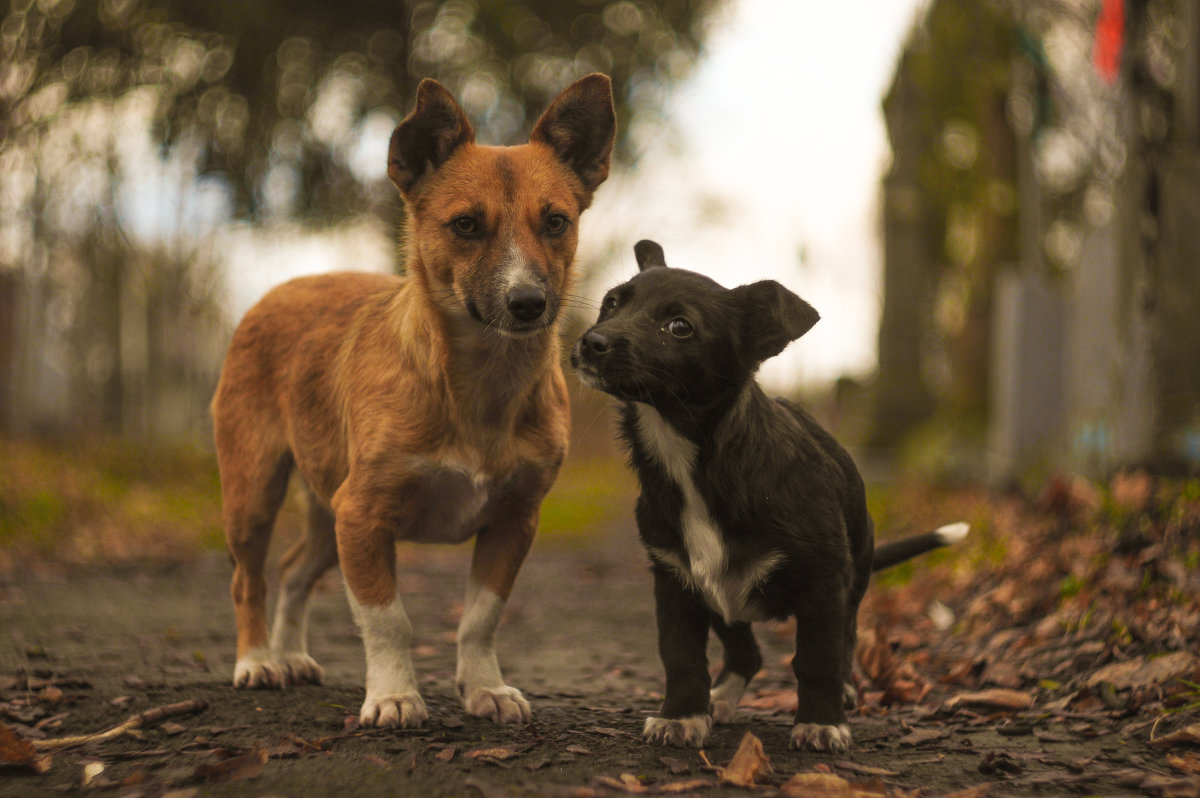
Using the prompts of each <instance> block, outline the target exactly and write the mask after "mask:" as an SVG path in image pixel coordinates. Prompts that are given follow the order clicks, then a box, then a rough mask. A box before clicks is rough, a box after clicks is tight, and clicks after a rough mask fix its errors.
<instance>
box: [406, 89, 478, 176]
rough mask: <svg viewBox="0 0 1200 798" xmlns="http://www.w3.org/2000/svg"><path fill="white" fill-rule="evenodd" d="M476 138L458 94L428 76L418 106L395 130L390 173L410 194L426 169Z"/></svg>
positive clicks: (444, 160)
mask: <svg viewBox="0 0 1200 798" xmlns="http://www.w3.org/2000/svg"><path fill="white" fill-rule="evenodd" d="M474 140H475V131H474V129H472V127H471V123H470V122H468V121H467V115H466V114H464V113H463V110H462V108H461V107H459V105H458V103H456V102H455V101H454V97H452V96H451V94H450V92H448V91H446V89H445V87H444V86H442V84H440V83H438V82H437V81H436V80H433V79H431V78H425V79H424V80H422V81H421V85H419V86H418V87H417V104H416V107H415V108H413V111H412V113H411V114H409V115H408V116H407V117H405V118H404V121H403V122H401V123H400V124H399V125H397V126H396V129H395V130H394V131H392V140H391V143H390V144H389V145H388V177H390V178H391V179H392V182H393V183H395V184H396V188H398V189H400V193H402V194H404V195H405V196H407V195H408V194H409V192H410V191H411V190H412V188H413V186H414V185H416V183H417V181H418V180H420V179H421V178H422V177H423V176H424V175H425V174H426V173H428V172H432V171H434V170H435V169H437V168H438V167H439V166H441V165H442V164H443V163H445V162H446V159H447V158H449V157H450V156H451V154H453V153H454V151H455V150H456V149H458V148H459V147H460V146H461V145H463V144H466V143H468V142H472V141H474Z"/></svg>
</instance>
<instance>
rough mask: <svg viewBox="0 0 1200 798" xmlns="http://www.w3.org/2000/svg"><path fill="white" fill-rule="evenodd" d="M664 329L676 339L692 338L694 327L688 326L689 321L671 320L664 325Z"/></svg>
mask: <svg viewBox="0 0 1200 798" xmlns="http://www.w3.org/2000/svg"><path fill="white" fill-rule="evenodd" d="M663 329H664V330H666V331H667V332H669V333H670V334H671V335H674V336H675V337H676V338H690V337H691V335H692V325H690V324H688V320H687V319H671V320H670V321H669V322H667V323H666V324H665V325H663Z"/></svg>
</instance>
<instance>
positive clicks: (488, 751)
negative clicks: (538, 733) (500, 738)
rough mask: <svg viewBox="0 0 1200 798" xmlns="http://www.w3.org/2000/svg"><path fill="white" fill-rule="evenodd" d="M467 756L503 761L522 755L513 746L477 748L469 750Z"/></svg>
mask: <svg viewBox="0 0 1200 798" xmlns="http://www.w3.org/2000/svg"><path fill="white" fill-rule="evenodd" d="M467 756H469V757H471V758H472V759H498V760H500V761H501V762H503V761H504V760H506V759H512V758H513V757H515V756H520V752H519V751H514V750H512V749H511V748H476V749H475V750H474V751H468V752H467Z"/></svg>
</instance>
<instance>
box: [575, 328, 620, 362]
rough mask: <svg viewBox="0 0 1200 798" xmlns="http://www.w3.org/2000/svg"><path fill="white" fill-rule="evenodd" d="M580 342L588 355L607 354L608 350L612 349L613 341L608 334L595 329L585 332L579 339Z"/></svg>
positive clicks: (584, 352)
mask: <svg viewBox="0 0 1200 798" xmlns="http://www.w3.org/2000/svg"><path fill="white" fill-rule="evenodd" d="M579 343H580V344H582V345H583V354H584V355H586V356H588V357H600V356H602V355H607V354H608V350H610V349H612V341H610V340H609V339H608V336H606V335H605V334H604V333H601V332H596V331H595V330H588V331H587V332H585V333H584V334H583V337H582V338H580V339H579Z"/></svg>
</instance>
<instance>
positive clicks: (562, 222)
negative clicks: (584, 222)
mask: <svg viewBox="0 0 1200 798" xmlns="http://www.w3.org/2000/svg"><path fill="white" fill-rule="evenodd" d="M566 231H567V217H565V216H563V215H562V214H561V213H552V214H550V215H549V216H547V217H546V235H551V236H560V235H562V234H563V233H565V232H566Z"/></svg>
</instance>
